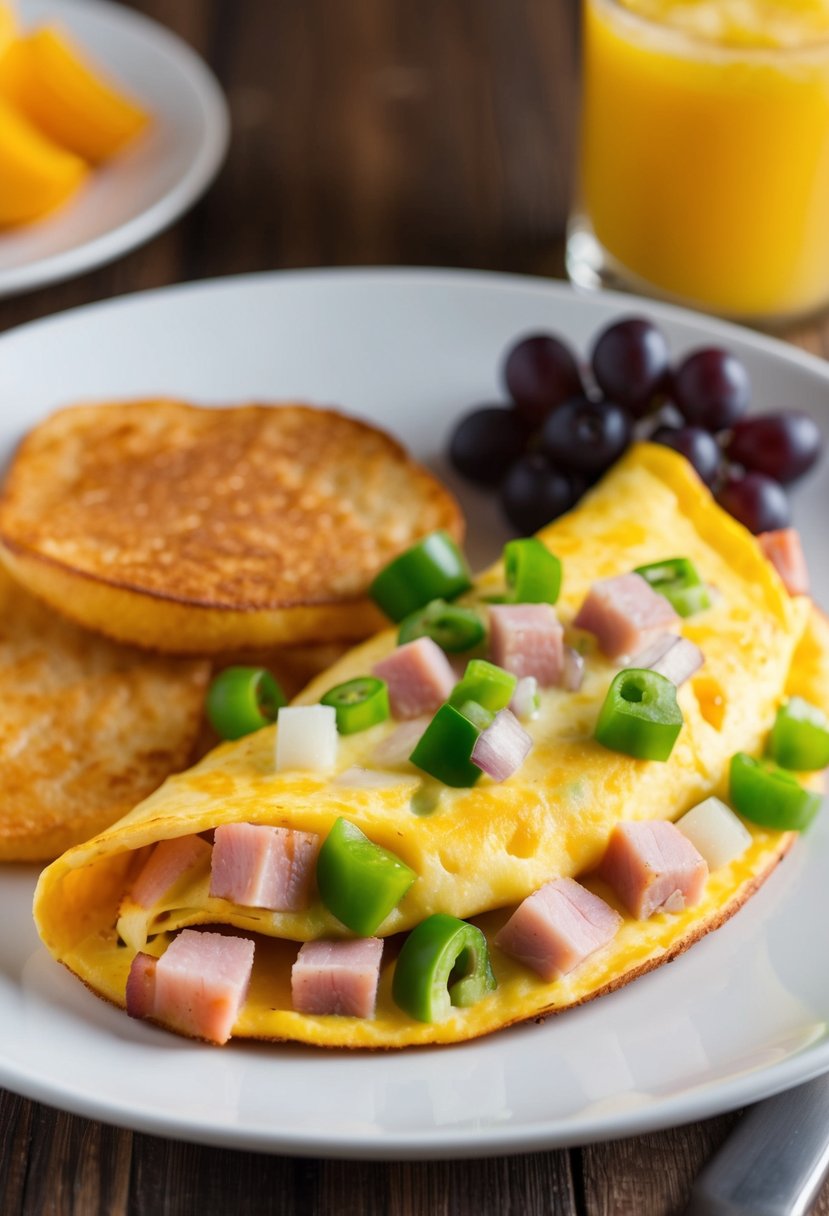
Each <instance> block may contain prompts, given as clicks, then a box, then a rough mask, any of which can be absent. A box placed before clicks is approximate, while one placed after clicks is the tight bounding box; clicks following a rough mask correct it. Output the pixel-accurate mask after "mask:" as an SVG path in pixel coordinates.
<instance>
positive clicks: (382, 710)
mask: <svg viewBox="0 0 829 1216" xmlns="http://www.w3.org/2000/svg"><path fill="white" fill-rule="evenodd" d="M320 705H331V706H333V708H334V710H335V712H336V714H337V730H338V731H339V733H340V734H341V735H354V734H356V733H357V732H358V731H361V730H368V728H369V727H370V726H376V725H377V723H378V722H385V720H386V718H388V717H389V714H390V713H391V710H390V709H389V687H388V685H387V684H386V682H385V680H378V679H377V677H376V676H357V677H356V678H355V679H353V680H346V681H345V683H344V684H336V685H335V686H334V687H333V688H329V690H328V692H327V693H325V694H324V695H323V696H321V697H320Z"/></svg>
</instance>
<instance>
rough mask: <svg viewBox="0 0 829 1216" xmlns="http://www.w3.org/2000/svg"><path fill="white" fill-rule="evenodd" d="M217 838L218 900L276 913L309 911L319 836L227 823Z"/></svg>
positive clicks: (213, 882) (213, 876) (213, 889)
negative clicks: (307, 909)
mask: <svg viewBox="0 0 829 1216" xmlns="http://www.w3.org/2000/svg"><path fill="white" fill-rule="evenodd" d="M213 840H214V843H213V859H212V864H211V870H210V894H211V895H212V896H214V897H216V898H218V899H228V900H230V902H231V903H234V904H241V905H242V906H243V907H246V908H268V909H269V910H270V911H272V912H301V911H302V909H303V908H307V907H308V904H309V902H310V893H311V882H312V879H313V877H314V871H315V869H316V864H317V854H318V853H319V847H320V838H319V836H317V835H316V833H315V832H298V831H295V830H294V829H293V828H273V827H269V826H268V825H267V824H253V823H225V824H221V825H220V826H219V827H217V828H216V831H215V835H214V838H213Z"/></svg>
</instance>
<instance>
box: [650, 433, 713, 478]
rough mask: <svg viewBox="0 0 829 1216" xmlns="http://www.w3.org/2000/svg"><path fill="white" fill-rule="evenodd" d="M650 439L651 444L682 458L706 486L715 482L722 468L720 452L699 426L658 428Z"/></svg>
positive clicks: (711, 436) (708, 435)
mask: <svg viewBox="0 0 829 1216" xmlns="http://www.w3.org/2000/svg"><path fill="white" fill-rule="evenodd" d="M650 439H651V442H652V443H661V444H663V445H664V446H665V447H666V448H673V449H674V451H675V452H679V453H680V454H681V455H682V456H684V457H685V459H686V460H688V461H689V462H690V463H691V464H692V465H693V466H694V468H695V469H696V471H697V473H698V474H699V476H700V478H701V480H702V481H704V482H705V484H706V485H707V486H710V485H713V483H714V482H715V481H716V479H717V474H718V473H719V471H720V468H721V466H722V452H721V451H720V445H719V444H718V443H717V441H716V439H715V438H714V436H713V435H712V434H711V433H710V431H704V430H703V429H702V427H699V426H681V427H676V428H675V427H670V426H660V427H657V429H656V430H655V431H654V432H653V434H652V435H651V437H650Z"/></svg>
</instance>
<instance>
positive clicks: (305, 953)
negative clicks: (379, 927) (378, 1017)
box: [291, 937, 383, 1018]
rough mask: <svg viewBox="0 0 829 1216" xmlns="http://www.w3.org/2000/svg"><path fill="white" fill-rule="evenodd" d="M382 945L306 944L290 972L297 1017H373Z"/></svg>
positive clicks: (369, 941)
mask: <svg viewBox="0 0 829 1216" xmlns="http://www.w3.org/2000/svg"><path fill="white" fill-rule="evenodd" d="M382 957H383V941H382V938H379V937H361V938H357V939H356V940H354V941H315V942H305V944H304V945H303V946H302V948H301V949H300V952H299V954H298V955H297V960H296V962H295V963H294V965H293V967H292V969H291V997H292V1000H293V1006H294V1009H295V1010H296V1011H297V1013H312V1014H329V1013H335V1014H341V1015H342V1016H344V1017H350V1018H370V1017H373V1016H374V1007H375V1005H376V1003H377V984H378V983H379V980H380V960H381V958H382Z"/></svg>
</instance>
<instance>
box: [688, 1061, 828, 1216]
mask: <svg viewBox="0 0 829 1216" xmlns="http://www.w3.org/2000/svg"><path fill="white" fill-rule="evenodd" d="M827 1172H829V1076H824V1077H818V1078H817V1079H816V1080H814V1081H809V1082H808V1083H807V1084H806V1085H800V1086H798V1087H797V1088H796V1089H790V1090H789V1091H788V1092H787V1093H783V1094H778V1095H777V1097H776V1098H768V1099H767V1100H766V1101H765V1102H760V1103H758V1104H757V1106H753V1107H751V1108H750V1109H749V1110H747V1111H746V1113H745V1115H743V1117H742V1119H741V1120H740V1122H739V1123H738V1124H737V1126H736V1128H735V1130H734V1131H733V1132H732V1133H731V1135H730V1136H729V1137H728V1139H727V1140H726V1142H725V1144H724V1145H723V1147H722V1148H721V1149H720V1150H719V1152H718V1153H716V1155H715V1156H714V1157H713V1158H712V1159H711V1161H709V1163H708V1165H706V1167H705V1169H704V1170H703V1171H702V1172H701V1173H700V1175H699V1177H698V1178H697V1180H696V1182H695V1184H694V1189H693V1191H692V1193H691V1203H690V1206H689V1207H688V1209H687V1216H805V1213H807V1212H808V1211H809V1209H810V1207H811V1206H812V1203H813V1201H814V1199H815V1198H816V1196H817V1193H818V1191H819V1190H820V1185H821V1183H822V1182H823V1180H824V1178H825V1177H826V1174H827Z"/></svg>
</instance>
